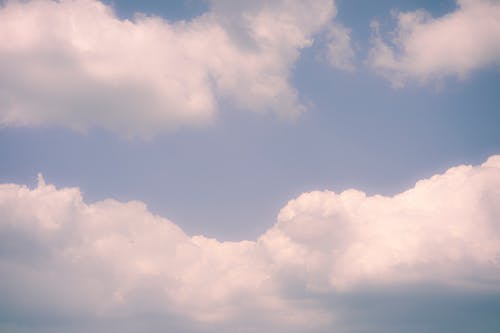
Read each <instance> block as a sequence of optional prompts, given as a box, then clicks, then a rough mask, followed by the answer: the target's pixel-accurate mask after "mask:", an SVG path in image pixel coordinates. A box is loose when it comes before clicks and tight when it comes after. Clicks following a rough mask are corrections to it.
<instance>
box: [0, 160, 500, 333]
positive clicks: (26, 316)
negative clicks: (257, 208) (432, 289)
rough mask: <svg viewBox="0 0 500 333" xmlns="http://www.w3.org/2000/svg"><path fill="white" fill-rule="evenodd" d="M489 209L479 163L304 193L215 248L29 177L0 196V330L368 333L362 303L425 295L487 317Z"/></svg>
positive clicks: (498, 223) (159, 221)
mask: <svg viewBox="0 0 500 333" xmlns="http://www.w3.org/2000/svg"><path fill="white" fill-rule="evenodd" d="M498 202H500V156H492V157H491V158H489V159H488V161H486V162H485V163H484V164H482V165H480V166H458V167H454V168H451V169H449V170H448V171H446V172H445V173H444V174H440V175H435V176H433V177H431V178H429V179H425V180H421V181H419V182H418V183H417V184H416V185H415V187H414V188H412V189H410V190H408V191H406V192H403V193H400V194H398V195H395V196H393V197H384V196H380V195H375V196H367V195H365V194H364V193H363V192H360V191H357V190H348V191H345V192H342V193H340V194H337V193H334V192H330V191H315V192H310V193H304V194H302V195H301V196H299V197H298V198H296V199H295V200H292V201H290V202H289V203H288V204H287V205H286V206H285V207H284V208H283V209H282V210H281V211H280V213H279V215H278V219H277V223H276V224H275V225H274V226H273V227H271V228H270V229H269V230H268V231H267V232H265V233H264V234H263V235H262V236H261V237H259V238H258V239H257V240H255V241H240V242H219V241H217V240H215V239H209V238H206V237H203V236H192V237H191V236H188V235H186V234H185V233H184V232H183V231H182V230H181V229H180V228H179V227H178V226H177V225H175V224H174V223H172V222H171V221H169V220H167V219H165V218H162V217H159V216H156V215H154V214H152V213H150V212H149V211H148V210H147V208H146V206H145V205H144V204H143V203H141V202H136V201H133V202H128V203H121V202H117V201H115V200H112V199H110V200H104V201H100V202H96V203H93V204H87V203H85V202H84V201H83V199H82V195H81V192H80V191H79V189H78V188H62V189H57V188H56V187H55V186H53V185H48V184H45V182H44V181H43V178H42V177H40V179H39V184H38V186H37V187H36V188H34V189H30V188H28V187H26V186H22V185H16V184H3V185H0V281H2V282H1V283H0V295H2V297H1V299H0V327H1V328H3V329H8V330H9V331H13V332H16V331H19V332H34V331H37V332H43V331H44V330H45V331H47V332H58V331H61V332H64V331H68V329H69V328H71V327H79V329H80V331H81V332H90V331H92V332H96V331H103V332H105V331H109V329H110V327H112V328H113V329H121V331H123V332H138V331H143V330H144V329H146V330H148V331H150V332H156V331H158V332H160V331H161V332H165V331H167V332H168V331H176V332H200V331H203V332H206V331H211V330H212V329H213V330H214V332H215V331H217V332H221V331H228V332H234V331H245V332H246V331H248V332H258V331H262V330H263V329H264V330H272V331H275V332H281V331H283V332H303V331H309V332H323V331H331V329H336V330H337V331H339V332H368V331H372V330H373V326H371V328H370V329H371V330H370V329H368V328H367V327H365V328H363V327H362V326H360V324H359V323H360V322H368V321H369V320H373V318H372V319H370V315H371V316H374V313H377V310H376V309H372V310H369V311H364V310H363V309H365V310H366V308H365V307H366V304H371V303H370V302H372V303H373V302H374V300H376V299H377V298H376V297H374V296H373V292H372V293H371V294H369V295H371V296H370V297H367V298H366V299H365V298H363V297H365V296H366V294H364V293H366V290H372V291H373V290H384V291H385V292H387V291H391V292H393V293H394V292H395V293H396V295H400V294H401V293H399V294H398V292H397V290H403V291H404V290H406V292H407V291H408V290H413V289H412V288H417V287H415V286H421V285H426V284H428V285H436V286H439V290H441V291H442V290H446V288H452V289H453V288H456V289H457V290H460V291H461V292H466V293H472V294H473V295H477V294H478V293H479V294H481V293H485V294H486V295H489V296H490V297H491V295H497V296H496V298H494V302H496V303H494V304H496V305H498V304H500V302H498V301H499V299H500V298H499V296H498V295H500V206H499V205H498ZM417 289H418V288H417ZM424 290H427V289H424ZM427 292H428V291H427ZM403 294H404V292H403ZM433 294H434V296H433V297H434V298H436V294H435V293H433ZM360 295H365V296H360ZM422 295H425V292H424V293H422V291H421V290H420V291H419V290H417V291H416V292H415V293H411V292H410V293H409V294H407V296H406V297H407V298H408V299H412V302H414V301H415V300H418V299H419V298H422ZM360 297H361V300H362V301H360ZM449 298H450V299H451V301H450V304H453V302H456V298H453V296H451V297H449ZM453 299H455V301H453ZM393 301H394V300H393ZM427 301H428V300H427ZM360 302H361V303H360ZM399 302H402V304H406V306H407V305H408V301H405V298H404V297H403V301H401V299H399ZM381 304H383V302H382V303H381ZM391 304H392V303H391ZM410 304H411V303H410ZM380 306H382V305H378V306H377V307H380ZM404 306H405V305H403V306H402V307H398V306H396V308H393V310H394V311H401V309H402V308H404ZM434 306H435V304H434ZM424 308H425V307H424ZM472 311H477V310H474V309H472ZM486 313H488V312H486ZM490 319H491V318H490ZM89 323H93V324H92V325H94V326H88V325H91V324H89ZM127 323H128V324H127ZM141 323H142V324H141ZM146 323H147V324H146ZM355 323H358V324H355ZM378 324H379V325H380V321H379V322H378ZM393 324H394V323H393ZM483 324H484V323H483ZM494 324H495V323H494ZM86 325H87V326H86ZM117 325H118V326H117ZM119 325H123V327H121V326H119ZM152 325H157V326H152ZM353 325H354V326H353ZM356 325H357V326H356ZM68 327H69V328H68ZM120 327H121V328H120ZM390 327H391V326H390V325H389V326H388V328H387V329H385V331H387V332H391V331H392V330H391V328H390ZM392 329H394V326H392ZM419 329H422V327H419ZM396 331H397V330H396ZM416 331H419V330H416ZM456 331H457V332H460V330H456ZM484 331H487V332H489V331H488V330H484ZM491 332H493V331H491Z"/></svg>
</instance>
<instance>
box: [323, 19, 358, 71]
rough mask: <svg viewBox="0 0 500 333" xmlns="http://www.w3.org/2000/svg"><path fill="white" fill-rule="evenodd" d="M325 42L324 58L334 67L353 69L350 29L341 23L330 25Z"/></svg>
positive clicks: (353, 53)
mask: <svg viewBox="0 0 500 333" xmlns="http://www.w3.org/2000/svg"><path fill="white" fill-rule="evenodd" d="M326 36H327V43H326V54H325V57H326V60H327V62H328V64H329V65H330V66H331V67H333V68H336V69H340V70H346V71H352V70H354V68H355V66H354V55H355V52H354V49H353V48H352V43H351V30H350V29H349V28H346V27H345V26H343V25H341V24H332V25H330V27H329V29H328V32H327V34H326Z"/></svg>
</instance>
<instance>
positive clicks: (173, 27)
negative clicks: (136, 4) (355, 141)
mask: <svg viewBox="0 0 500 333" xmlns="http://www.w3.org/2000/svg"><path fill="white" fill-rule="evenodd" d="M333 16H334V6H333V3H332V2H331V1H330V0H321V1H315V2H314V3H313V4H311V3H305V2H303V1H296V0H280V1H254V2H246V1H231V2H227V1H218V0H214V1H211V10H210V11H209V12H207V13H205V14H203V15H201V16H199V17H196V18H194V19H192V20H190V21H179V22H167V21H165V20H163V19H161V18H159V17H147V16H143V15H142V16H141V15H138V16H137V17H136V18H135V19H134V20H121V19H119V18H117V17H116V15H115V14H114V12H113V10H112V9H111V8H110V7H107V6H106V5H104V4H102V3H101V2H98V1H95V0H75V1H70V0H62V1H49V0H33V1H28V2H26V1H22V2H21V1H7V2H6V3H4V4H3V5H2V6H1V7H0V22H2V24H1V25H0V72H1V73H2V76H1V78H0V101H1V102H0V124H2V125H8V126H37V125H45V124H49V125H53V124H56V125H62V126H68V127H71V128H73V129H77V130H85V129H87V128H88V127H91V126H100V127H103V128H106V129H110V130H113V131H115V132H119V133H121V134H124V135H132V136H133V135H140V136H146V137H147V136H150V135H152V134H154V133H155V132H157V131H161V130H164V129H169V128H172V127H176V126H179V125H184V124H194V125H196V124H203V123H206V122H210V121H212V120H213V118H214V114H215V113H216V111H217V109H218V105H219V103H220V101H221V100H224V101H228V102H229V103H233V104H234V105H235V106H236V107H237V108H241V109H248V110H254V111H260V112H263V111H271V112H276V113H278V114H281V115H283V116H287V117H288V116H294V115H296V114H299V113H300V112H302V111H303V110H304V107H303V106H302V105H301V104H300V102H299V100H298V95H297V92H296V90H295V89H294V88H293V87H292V86H291V85H290V83H289V78H290V75H291V71H292V66H293V64H294V62H295V61H296V60H297V58H298V56H299V52H300V50H301V49H302V48H305V47H308V46H309V45H310V44H311V43H312V39H311V37H312V35H314V34H315V33H317V32H318V31H320V30H321V29H322V28H323V27H324V26H325V25H326V24H328V23H329V22H330V20H331V19H332V17H333Z"/></svg>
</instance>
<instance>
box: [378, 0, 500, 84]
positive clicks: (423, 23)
mask: <svg viewBox="0 0 500 333" xmlns="http://www.w3.org/2000/svg"><path fill="white" fill-rule="evenodd" d="M394 16H395V17H396V19H397V28H396V30H395V31H394V32H393V33H392V34H391V35H392V40H391V41H390V43H388V42H386V41H385V40H384V39H383V38H382V36H381V34H380V32H379V28H380V24H379V23H378V22H374V23H373V29H374V38H373V40H372V42H373V48H372V49H371V52H370V59H369V62H370V64H371V66H372V67H373V68H374V69H375V70H377V71H378V72H380V73H381V74H382V75H384V76H386V77H387V78H388V79H390V80H391V81H392V83H393V84H394V85H396V86H401V85H403V84H405V83H406V82H407V81H408V80H409V79H417V80H419V81H421V82H426V81H429V80H435V79H441V78H443V77H446V76H456V77H458V78H463V77H465V76H466V75H467V74H469V73H470V72H471V71H473V70H477V69H479V68H483V67H486V66H490V65H496V66H497V65H499V64H500V2H499V1H497V0H457V9H456V10H455V11H453V12H452V13H449V14H448V15H445V16H442V17H439V18H432V17H431V15H430V14H429V13H427V12H426V11H424V10H417V11H414V12H403V13H394Z"/></svg>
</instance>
